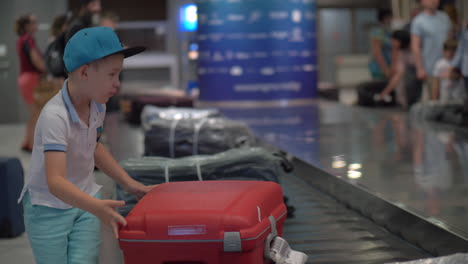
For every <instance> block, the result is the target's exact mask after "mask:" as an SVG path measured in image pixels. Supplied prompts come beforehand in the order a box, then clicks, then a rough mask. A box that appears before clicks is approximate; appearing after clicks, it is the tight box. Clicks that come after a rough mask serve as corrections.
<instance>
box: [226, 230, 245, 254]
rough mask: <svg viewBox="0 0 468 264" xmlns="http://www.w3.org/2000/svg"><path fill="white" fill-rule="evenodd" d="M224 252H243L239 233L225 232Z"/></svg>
mask: <svg viewBox="0 0 468 264" xmlns="http://www.w3.org/2000/svg"><path fill="white" fill-rule="evenodd" d="M224 252H242V241H241V237H240V233H239V232H224Z"/></svg>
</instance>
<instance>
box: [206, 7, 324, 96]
mask: <svg viewBox="0 0 468 264" xmlns="http://www.w3.org/2000/svg"><path fill="white" fill-rule="evenodd" d="M197 6H198V32H197V41H198V44H199V52H200V53H199V61H198V80H199V85H200V99H201V100H202V101H244V100H257V101H271V100H285V99H308V98H314V97H315V96H316V92H317V63H316V61H317V59H316V58H317V53H316V51H317V46H316V43H317V39H316V5H315V0H268V1H266V0H198V1H197Z"/></svg>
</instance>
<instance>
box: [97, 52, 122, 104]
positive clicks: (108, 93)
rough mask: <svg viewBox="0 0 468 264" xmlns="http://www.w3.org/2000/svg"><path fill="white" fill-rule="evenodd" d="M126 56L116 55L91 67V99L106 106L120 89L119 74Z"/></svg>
mask: <svg viewBox="0 0 468 264" xmlns="http://www.w3.org/2000/svg"><path fill="white" fill-rule="evenodd" d="M123 60H124V55H123V54H115V55H112V56H109V57H106V58H104V59H101V60H99V61H97V62H94V63H93V64H94V65H90V67H89V69H88V83H89V86H88V87H89V90H88V92H89V95H90V96H91V99H92V100H94V101H96V102H98V103H100V104H105V103H106V102H107V101H108V100H109V98H111V97H112V96H114V95H115V94H116V93H117V92H118V90H119V88H120V80H119V74H120V72H121V71H122V65H123Z"/></svg>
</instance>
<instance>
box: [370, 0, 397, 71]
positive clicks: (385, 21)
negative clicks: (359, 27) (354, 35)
mask: <svg viewBox="0 0 468 264" xmlns="http://www.w3.org/2000/svg"><path fill="white" fill-rule="evenodd" d="M392 18H393V15H392V11H390V10H389V9H381V10H379V11H378V15H377V19H378V20H379V23H380V25H379V26H378V27H376V28H374V29H373V30H372V31H371V33H370V39H371V52H372V54H371V61H370V63H369V71H370V74H371V76H372V79H373V80H387V79H389V78H390V77H391V75H392V70H391V58H392V55H391V54H392V41H391V29H390V26H391V22H392Z"/></svg>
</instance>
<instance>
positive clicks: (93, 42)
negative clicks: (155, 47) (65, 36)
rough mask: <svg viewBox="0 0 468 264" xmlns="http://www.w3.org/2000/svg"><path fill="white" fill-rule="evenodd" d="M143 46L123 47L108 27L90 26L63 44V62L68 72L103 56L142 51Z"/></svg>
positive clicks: (126, 54) (128, 55)
mask: <svg viewBox="0 0 468 264" xmlns="http://www.w3.org/2000/svg"><path fill="white" fill-rule="evenodd" d="M145 49H146V48H145V47H132V48H124V47H123V46H122V43H121V42H120V39H119V37H118V36H117V34H116V33H115V32H114V30H113V29H112V28H110V27H91V28H85V29H82V30H80V31H78V32H76V33H75V35H73V36H72V37H71V38H70V40H69V41H68V43H67V45H66V46H65V52H64V55H63V62H64V63H65V68H66V69H67V71H68V72H72V71H74V70H76V69H78V68H79V67H81V66H82V65H85V64H88V63H90V62H93V61H95V60H99V59H102V58H104V57H107V56H110V55H114V54H123V55H124V57H125V58H127V57H130V56H133V55H135V54H138V53H140V52H143V51H144V50H145Z"/></svg>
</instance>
